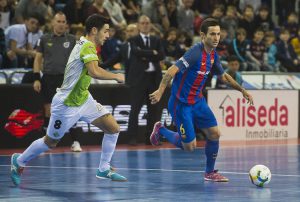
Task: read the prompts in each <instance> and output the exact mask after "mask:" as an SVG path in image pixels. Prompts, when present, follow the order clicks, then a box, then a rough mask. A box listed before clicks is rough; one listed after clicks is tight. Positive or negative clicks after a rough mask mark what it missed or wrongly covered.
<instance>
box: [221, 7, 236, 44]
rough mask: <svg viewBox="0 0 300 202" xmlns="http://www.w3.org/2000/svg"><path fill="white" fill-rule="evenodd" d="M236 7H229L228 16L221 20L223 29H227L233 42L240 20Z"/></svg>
mask: <svg viewBox="0 0 300 202" xmlns="http://www.w3.org/2000/svg"><path fill="white" fill-rule="evenodd" d="M236 13H237V11H236V7H234V6H228V7H227V9H226V15H225V17H223V18H222V19H221V27H223V28H225V29H226V30H227V32H228V37H229V39H230V40H232V39H233V38H234V37H235V31H236V29H237V26H238V19H237V15H236Z"/></svg>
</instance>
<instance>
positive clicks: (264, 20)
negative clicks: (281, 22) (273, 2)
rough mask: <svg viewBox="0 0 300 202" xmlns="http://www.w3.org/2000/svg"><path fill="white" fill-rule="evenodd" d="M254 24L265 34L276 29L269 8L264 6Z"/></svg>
mask: <svg viewBox="0 0 300 202" xmlns="http://www.w3.org/2000/svg"><path fill="white" fill-rule="evenodd" d="M254 24H255V28H256V29H258V28H259V29H262V30H263V31H264V32H267V31H272V30H273V29H274V23H273V21H272V19H271V16H270V12H269V8H268V7H267V6H265V5H263V6H261V7H260V8H259V11H258V15H256V16H255V18H254Z"/></svg>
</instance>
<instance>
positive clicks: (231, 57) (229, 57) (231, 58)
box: [227, 55, 239, 62]
mask: <svg viewBox="0 0 300 202" xmlns="http://www.w3.org/2000/svg"><path fill="white" fill-rule="evenodd" d="M227 61H228V62H234V61H238V62H239V58H238V57H237V56H236V55H230V56H228V58H227Z"/></svg>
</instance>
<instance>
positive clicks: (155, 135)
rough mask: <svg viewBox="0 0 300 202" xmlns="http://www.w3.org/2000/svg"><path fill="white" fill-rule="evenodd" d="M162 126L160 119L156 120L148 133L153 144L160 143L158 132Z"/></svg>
mask: <svg viewBox="0 0 300 202" xmlns="http://www.w3.org/2000/svg"><path fill="white" fill-rule="evenodd" d="M161 127H163V125H162V123H161V122H160V121H158V122H156V123H155V124H154V127H153V131H152V133H151V135H150V142H151V144H152V145H153V146H159V145H160V144H161V143H160V134H159V129H160V128H161Z"/></svg>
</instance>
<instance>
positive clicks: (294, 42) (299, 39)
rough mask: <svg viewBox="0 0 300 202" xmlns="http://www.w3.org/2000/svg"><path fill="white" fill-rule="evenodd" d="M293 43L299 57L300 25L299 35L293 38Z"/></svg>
mask: <svg viewBox="0 0 300 202" xmlns="http://www.w3.org/2000/svg"><path fill="white" fill-rule="evenodd" d="M291 45H292V46H293V48H294V50H295V52H296V53H297V56H298V58H300V27H299V29H298V33H297V35H296V36H295V37H293V38H292V39H291Z"/></svg>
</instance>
